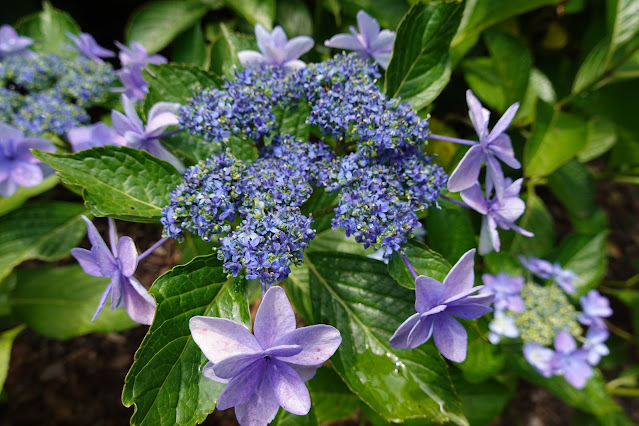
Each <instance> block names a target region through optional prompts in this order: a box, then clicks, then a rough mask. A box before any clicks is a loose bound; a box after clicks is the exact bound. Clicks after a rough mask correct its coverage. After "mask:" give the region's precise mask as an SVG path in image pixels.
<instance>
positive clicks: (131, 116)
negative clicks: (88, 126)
mask: <svg viewBox="0 0 639 426" xmlns="http://www.w3.org/2000/svg"><path fill="white" fill-rule="evenodd" d="M122 105H123V106H124V114H122V113H121V112H120V111H116V110H113V111H112V113H111V119H112V121H113V128H114V129H115V131H116V132H118V134H120V135H121V136H123V137H124V139H126V141H127V146H129V147H131V148H136V149H143V150H145V151H148V152H149V153H150V154H151V155H154V156H156V157H158V158H160V159H162V160H164V161H167V162H169V163H171V164H172V165H173V166H174V167H175V168H176V169H178V170H179V171H180V172H184V165H183V164H182V162H181V161H180V160H178V158H177V157H175V156H174V155H173V154H171V153H170V152H169V151H168V150H167V149H166V148H164V147H163V146H162V144H161V143H160V141H159V140H158V139H159V138H160V137H164V136H166V135H163V133H164V131H165V130H166V128H167V127H169V126H171V125H177V124H178V118H177V112H178V110H179V109H180V104H177V103H171V102H158V103H156V104H155V105H153V106H152V107H151V109H150V110H149V119H148V121H147V124H146V126H145V125H144V123H142V120H140V116H139V115H138V113H137V112H136V110H135V107H134V106H133V103H132V102H131V100H130V99H129V98H128V97H127V96H126V95H122Z"/></svg>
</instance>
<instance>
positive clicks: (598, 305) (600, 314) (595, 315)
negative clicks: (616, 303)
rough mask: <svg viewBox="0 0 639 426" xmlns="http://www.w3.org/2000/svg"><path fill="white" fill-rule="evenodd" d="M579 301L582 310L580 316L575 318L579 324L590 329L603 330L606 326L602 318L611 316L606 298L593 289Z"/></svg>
mask: <svg viewBox="0 0 639 426" xmlns="http://www.w3.org/2000/svg"><path fill="white" fill-rule="evenodd" d="M579 301H580V302H581V309H582V310H583V312H582V314H581V315H579V317H578V318H577V319H578V320H579V322H580V323H582V324H584V325H588V326H590V327H595V328H598V329H605V328H606V324H605V323H604V321H603V319H602V318H606V317H609V316H611V315H612V309H611V308H610V302H609V301H608V298H606V297H604V296H602V295H601V294H599V292H598V291H597V290H594V289H593V290H590V291H589V292H588V294H586V295H585V296H583V297H582V298H581V299H579Z"/></svg>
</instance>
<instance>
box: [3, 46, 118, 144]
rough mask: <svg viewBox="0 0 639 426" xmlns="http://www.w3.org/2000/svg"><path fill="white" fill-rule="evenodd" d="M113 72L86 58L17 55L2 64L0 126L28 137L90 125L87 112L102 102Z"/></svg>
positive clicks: (6, 58)
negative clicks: (1, 124)
mask: <svg viewBox="0 0 639 426" xmlns="http://www.w3.org/2000/svg"><path fill="white" fill-rule="evenodd" d="M115 80H116V75H115V73H114V71H113V67H112V66H111V65H110V64H108V63H105V62H100V63H99V62H95V61H92V60H89V59H87V58H83V57H77V58H63V57H61V56H57V55H53V54H43V55H38V54H35V53H34V54H30V55H25V56H19V55H13V56H7V57H5V58H3V59H2V60H0V89H1V91H2V92H1V93H2V99H3V105H2V107H0V121H3V122H6V123H9V124H11V125H13V126H15V127H18V128H19V129H21V130H23V131H24V132H25V133H26V134H29V135H40V134H42V133H43V132H54V133H58V134H64V133H66V132H67V131H68V130H69V129H71V128H72V127H75V126H78V125H80V124H83V123H87V122H88V121H89V116H88V114H87V113H86V111H85V109H86V108H88V107H90V106H92V105H96V104H99V103H100V102H103V101H104V100H105V99H106V97H107V96H108V94H109V92H110V88H111V86H112V85H113V83H114V82H115Z"/></svg>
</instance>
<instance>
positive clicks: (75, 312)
mask: <svg viewBox="0 0 639 426" xmlns="http://www.w3.org/2000/svg"><path fill="white" fill-rule="evenodd" d="M109 280H110V278H104V277H93V276H91V275H89V274H87V273H85V272H84V271H83V270H82V268H81V267H80V266H79V265H71V266H58V267H43V268H32V269H21V270H19V271H18V284H17V286H16V288H15V289H14V290H13V291H12V292H11V294H10V295H9V306H11V312H12V313H13V314H14V315H15V316H16V317H17V318H19V319H20V320H21V321H24V322H25V323H26V324H27V325H28V326H29V327H31V328H32V329H34V330H35V331H37V332H38V333H40V334H42V335H44V336H47V337H51V338H53V339H70V338H72V337H75V336H80V335H82V334H88V333H95V332H112V331H122V330H127V329H129V328H132V327H135V326H136V325H137V324H136V323H135V322H133V321H132V320H131V319H130V318H129V316H128V315H127V313H126V310H125V309H116V310H114V311H112V310H110V309H108V308H106V309H104V310H103V311H102V313H100V316H98V318H97V319H96V320H95V321H93V322H92V321H91V318H92V317H93V314H94V312H95V310H96V308H97V306H98V303H99V301H100V297H101V296H102V293H104V290H105V288H106V287H107V285H108V284H109Z"/></svg>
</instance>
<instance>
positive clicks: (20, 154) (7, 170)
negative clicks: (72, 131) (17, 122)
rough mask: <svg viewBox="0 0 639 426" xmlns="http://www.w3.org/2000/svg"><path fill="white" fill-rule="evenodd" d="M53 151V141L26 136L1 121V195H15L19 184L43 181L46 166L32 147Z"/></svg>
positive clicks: (25, 184)
mask: <svg viewBox="0 0 639 426" xmlns="http://www.w3.org/2000/svg"><path fill="white" fill-rule="evenodd" d="M32 148H35V149H39V150H42V151H47V152H53V151H54V150H55V146H54V145H53V143H52V142H50V141H48V140H46V139H42V138H25V137H24V134H23V133H22V131H20V130H18V129H16V128H15V127H12V126H9V125H8V124H4V123H0V195H2V196H4V197H8V196H10V195H13V193H14V192H16V190H17V189H18V187H19V186H25V187H30V186H36V185H39V184H40V183H42V179H43V178H44V170H43V168H44V167H46V166H45V165H44V164H43V163H41V162H40V160H38V159H37V158H35V157H34V156H33V154H31V151H30V150H31V149H32Z"/></svg>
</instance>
